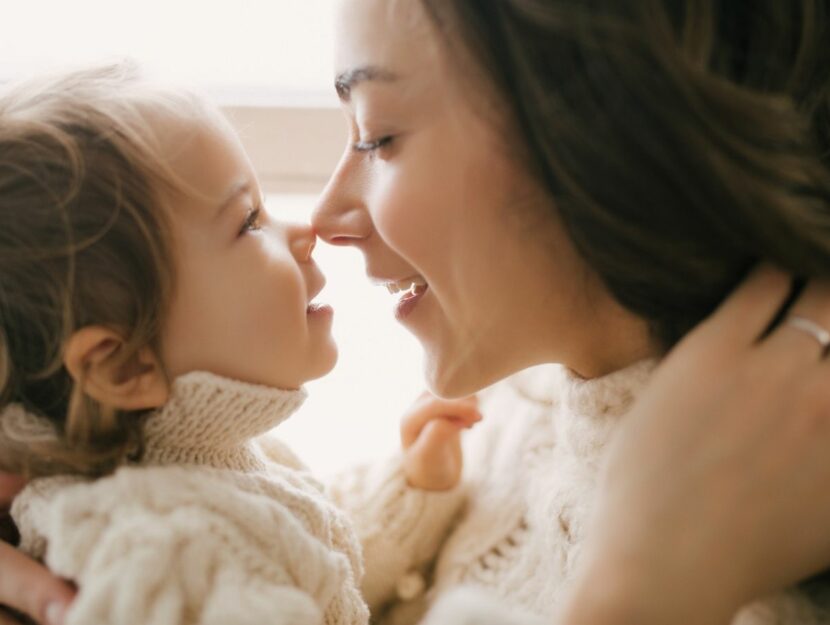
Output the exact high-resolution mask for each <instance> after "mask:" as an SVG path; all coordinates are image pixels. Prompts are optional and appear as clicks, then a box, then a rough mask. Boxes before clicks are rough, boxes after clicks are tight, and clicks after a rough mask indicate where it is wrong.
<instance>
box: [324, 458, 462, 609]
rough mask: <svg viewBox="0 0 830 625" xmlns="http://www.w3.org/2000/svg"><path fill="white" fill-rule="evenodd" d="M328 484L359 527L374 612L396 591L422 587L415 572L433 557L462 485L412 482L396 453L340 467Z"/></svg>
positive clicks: (449, 526) (368, 599)
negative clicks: (426, 486) (440, 487)
mask: <svg viewBox="0 0 830 625" xmlns="http://www.w3.org/2000/svg"><path fill="white" fill-rule="evenodd" d="M328 490H329V494H330V496H331V497H332V498H333V499H334V501H335V502H336V503H337V504H338V505H339V506H340V507H341V508H343V509H344V510H345V511H346V512H347V513H348V514H349V515H350V516H351V518H352V521H353V523H354V526H355V530H356V531H357V535H358V538H359V540H360V543H361V546H362V548H363V557H364V568H365V575H364V578H363V584H362V591H363V597H364V599H365V600H366V603H367V604H368V605H369V609H370V611H371V612H372V613H373V614H375V613H377V612H378V610H379V608H380V607H381V606H383V605H384V604H386V603H388V602H389V601H391V600H393V599H395V598H396V593H398V594H401V593H403V594H404V595H406V594H417V593H419V592H420V591H421V590H422V588H418V587H417V586H418V585H419V581H418V580H419V579H420V577H419V576H418V575H417V573H418V572H420V571H422V570H424V569H427V568H428V567H429V566H430V565H431V564H432V563H433V562H434V560H435V558H436V556H437V554H438V553H439V551H440V549H441V546H442V544H443V542H444V540H445V539H446V537H447V536H448V534H449V533H450V531H451V529H452V527H453V524H454V522H455V520H456V519H457V517H458V515H459V513H460V512H461V510H462V507H463V505H464V502H465V494H464V487H463V485H459V486H458V487H456V488H455V489H453V490H450V491H442V492H437V491H435V492H430V491H424V490H419V489H415V488H412V487H410V486H409V485H408V484H407V482H406V477H405V476H404V471H403V458H402V456H400V455H397V456H395V457H393V458H391V459H389V460H387V461H385V462H380V463H377V464H367V465H360V466H358V467H355V468H352V469H351V470H349V471H346V472H344V473H341V474H340V475H338V476H336V477H335V479H334V480H332V481H331V483H330V484H329V489H328ZM413 585H414V586H416V587H414V588H408V587H411V586H413ZM397 598H403V599H411V598H413V597H412V596H400V597H397Z"/></svg>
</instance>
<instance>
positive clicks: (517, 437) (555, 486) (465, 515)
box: [334, 362, 830, 625]
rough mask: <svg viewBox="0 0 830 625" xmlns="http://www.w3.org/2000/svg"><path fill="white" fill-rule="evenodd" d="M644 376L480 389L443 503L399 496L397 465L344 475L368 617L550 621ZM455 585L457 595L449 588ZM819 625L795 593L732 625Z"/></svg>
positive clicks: (455, 623)
mask: <svg viewBox="0 0 830 625" xmlns="http://www.w3.org/2000/svg"><path fill="white" fill-rule="evenodd" d="M653 368H654V363H653V362H641V363H638V364H636V365H633V366H632V367H629V368H627V369H624V370H622V371H618V372H616V373H613V374H611V375H609V376H606V377H604V378H599V379H595V380H590V381H584V380H580V379H576V378H574V377H573V376H570V375H568V374H567V372H566V371H565V370H564V369H563V368H561V367H557V366H545V367H539V368H536V369H533V370H528V371H527V372H525V373H523V374H520V375H517V376H515V377H514V378H513V379H511V380H507V381H505V382H502V383H500V384H497V385H496V386H494V387H492V388H491V389H488V390H487V391H485V393H483V401H482V407H481V408H482V412H483V413H484V422H483V423H482V424H481V425H480V426H477V428H476V429H474V430H473V431H472V432H471V433H470V436H469V437H468V439H467V440H466V444H467V446H466V449H465V467H466V469H465V471H466V492H465V491H461V490H459V491H456V492H454V493H448V494H447V495H446V498H445V499H443V500H440V505H437V504H438V503H439V500H435V499H425V498H424V494H423V493H419V492H418V491H413V490H411V489H406V488H405V486H404V481H403V478H402V476H401V473H400V467H399V465H398V464H397V463H395V462H392V463H389V464H387V465H386V466H376V467H374V468H368V467H365V468H363V469H361V470H358V471H356V472H352V473H351V474H350V476H348V479H343V480H341V481H340V482H339V484H338V485H337V487H336V488H335V489H334V495H335V497H336V499H337V500H338V501H339V502H340V503H341V505H343V506H344V507H345V508H347V509H348V510H350V511H352V513H353V514H354V515H355V517H356V519H357V521H358V522H357V527H358V531H359V533H360V538H361V542H362V543H363V547H364V550H365V553H366V565H367V568H368V569H369V570H370V572H371V573H372V574H371V575H370V576H369V577H367V578H366V580H365V583H364V591H365V598H366V600H367V601H368V603H369V605H370V608H371V609H372V613H373V615H374V617H375V619H376V620H377V622H379V623H383V625H410V624H414V623H416V622H418V621H419V620H420V619H421V618H422V616H423V614H424V613H425V611H426V610H427V608H428V606H429V605H430V604H432V603H434V602H435V600H436V599H437V598H438V597H439V596H441V597H442V600H441V601H440V603H441V604H442V605H441V606H439V607H438V608H437V609H436V610H435V611H434V612H433V613H432V615H431V618H430V619H429V623H430V625H449V624H450V623H451V624H452V625H462V624H470V625H472V624H475V625H485V624H486V625H489V624H491V623H492V624H496V623H498V624H500V625H506V624H509V623H516V624H518V623H531V622H533V623H541V622H550V620H551V616H552V615H553V614H555V613H556V609H557V608H558V607H559V606H560V605H561V601H562V598H563V595H564V593H565V591H566V589H567V587H568V584H569V582H570V581H571V579H572V576H573V573H574V567H575V566H576V563H577V561H578V559H579V554H580V547H581V545H582V543H583V539H584V537H585V526H586V521H587V517H588V514H589V512H590V510H591V500H592V497H593V494H594V492H595V490H596V486H597V474H598V468H599V466H600V462H601V460H602V457H603V451H604V449H605V448H606V444H607V442H608V441H609V439H610V437H611V436H612V435H613V433H614V431H615V428H616V426H617V424H618V422H619V421H620V418H621V417H622V415H623V413H624V412H625V411H626V410H627V409H628V407H629V406H630V405H631V403H632V401H633V398H634V397H635V396H636V394H637V393H638V392H640V390H641V389H642V388H643V387H644V385H645V383H646V381H647V380H648V378H649V376H650V373H651V371H652V370H653ZM442 537H444V538H443V539H442ZM383 572H385V574H382V573H383ZM713 575H717V571H713ZM460 586H466V587H468V589H467V590H465V591H464V592H461V593H455V595H453V593H450V592H448V591H450V590H452V589H454V588H457V587H460ZM469 587H471V588H472V590H469ZM475 589H478V591H479V592H478V594H477V593H476V592H475ZM827 594H828V593H827V592H825V596H824V598H823V599H820V600H819V601H818V603H821V604H822V605H823V606H824V607H825V608H826V607H828V606H830V597H828V596H827ZM523 614H528V615H538V617H540V619H539V620H534V619H533V618H531V617H530V616H523ZM676 622H677V623H682V622H683V615H682V614H678V615H677V620H676ZM817 623H830V612H827V611H826V610H824V609H823V608H822V606H821V605H817V603H816V602H815V601H811V600H809V599H808V598H807V597H806V596H805V595H803V594H801V593H800V592H797V591H792V592H788V593H782V594H780V595H778V596H775V597H770V598H768V599H767V600H765V601H761V602H758V603H757V604H754V605H752V606H749V607H747V608H746V609H744V610H743V611H742V612H741V613H740V614H739V615H738V616H736V619H735V621H734V625H774V624H775V625H778V624H780V625H796V624H798V625H815V624H817Z"/></svg>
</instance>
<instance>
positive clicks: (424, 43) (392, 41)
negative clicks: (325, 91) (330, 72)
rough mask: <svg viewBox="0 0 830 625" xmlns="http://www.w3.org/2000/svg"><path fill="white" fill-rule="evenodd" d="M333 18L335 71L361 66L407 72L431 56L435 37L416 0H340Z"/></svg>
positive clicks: (393, 71) (343, 71)
mask: <svg viewBox="0 0 830 625" xmlns="http://www.w3.org/2000/svg"><path fill="white" fill-rule="evenodd" d="M335 19H336V23H335V33H336V35H335V70H336V73H337V75H341V74H343V73H345V72H351V71H354V70H356V69H359V68H362V67H377V68H382V69H384V70H386V71H388V72H389V73H393V74H396V75H408V74H411V73H413V72H414V71H415V70H417V69H418V68H419V67H423V66H424V63H428V62H429V61H431V60H434V59H430V55H431V54H433V53H434V50H435V46H434V43H435V41H434V40H435V38H434V36H433V33H432V30H431V28H430V26H429V22H428V20H427V18H426V15H425V14H424V11H423V8H422V5H421V2H420V1H419V0H339V2H338V10H337V12H336V18H335Z"/></svg>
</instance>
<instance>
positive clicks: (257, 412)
mask: <svg viewBox="0 0 830 625" xmlns="http://www.w3.org/2000/svg"><path fill="white" fill-rule="evenodd" d="M305 398H306V392H305V390H303V389H300V390H282V389H276V388H270V387H266V386H258V385H255V384H247V383H245V382H238V381H236V380H230V379H227V378H223V377H220V376H218V375H214V374H212V373H207V372H204V371H197V372H193V373H188V374H186V375H183V376H181V377H179V378H177V379H176V380H175V381H174V382H173V387H172V391H171V395H170V399H169V401H168V402H167V403H166V404H165V405H164V406H163V407H162V408H161V409H159V410H157V411H156V412H154V413H153V414H152V415H150V417H148V419H147V421H146V423H145V426H144V441H145V451H144V455H143V457H142V460H141V463H142V464H201V465H207V466H212V467H215V468H226V469H236V470H256V469H259V468H262V466H263V463H262V458H261V455H260V452H259V449H258V447H257V446H256V445H255V444H254V442H253V440H254V439H255V438H256V437H257V436H260V435H262V434H265V433H266V432H268V431H269V430H271V429H273V428H275V427H276V426H278V425H279V424H280V423H282V422H283V421H285V420H286V419H287V418H288V417H289V416H291V414H292V413H294V412H295V411H296V410H297V409H298V408H299V407H300V405H302V403H303V401H304V400H305Z"/></svg>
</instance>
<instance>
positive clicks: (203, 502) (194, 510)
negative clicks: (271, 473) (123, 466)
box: [20, 467, 359, 625]
mask: <svg viewBox="0 0 830 625" xmlns="http://www.w3.org/2000/svg"><path fill="white" fill-rule="evenodd" d="M236 486H238V485H235V484H234V483H233V482H232V481H228V480H225V479H219V478H217V477H216V476H211V475H209V474H208V475H205V473H204V472H193V471H187V470H185V469H183V468H171V467H167V468H153V469H142V470H139V471H132V472H130V471H125V470H122V471H119V472H118V473H116V474H115V475H114V476H111V477H110V478H106V479H103V480H98V481H96V482H93V483H87V484H80V485H73V486H69V487H67V488H65V489H63V490H62V491H61V492H60V494H59V495H58V496H57V497H53V498H51V499H50V500H48V501H47V500H40V501H38V500H37V497H28V498H25V499H28V502H27V504H26V506H25V508H26V510H27V512H26V513H25V514H22V515H20V520H21V521H22V522H23V523H24V525H25V527H24V528H21V529H22V534H23V535H24V538H25V540H24V544H37V543H40V544H44V543H45V545H46V549H45V551H46V553H45V561H46V564H47V565H48V566H49V568H50V569H52V570H53V571H54V572H55V573H57V574H58V575H61V576H64V577H66V578H69V579H73V580H75V581H77V582H78V584H79V587H80V591H79V594H78V596H77V598H76V600H75V602H74V603H73V604H72V606H71V608H70V610H69V612H68V614H67V620H66V623H67V625H82V624H83V625H89V624H93V623H107V624H111V625H156V624H158V625H175V624H181V625H185V624H189V623H204V624H206V625H214V624H215V625H220V624H227V623H235V624H241V625H247V624H250V625H254V624H256V625H259V624H261V623H273V624H277V625H281V624H285V625H289V624H292V625H294V624H296V625H306V624H308V625H322V623H323V622H324V613H325V611H326V608H327V606H328V605H329V604H330V603H331V601H332V599H333V597H334V596H335V595H336V594H337V592H338V591H339V590H340V588H341V587H342V586H343V584H345V583H347V581H348V579H349V577H350V573H349V571H348V569H349V564H348V561H347V559H346V557H345V556H343V554H339V553H336V552H334V551H332V550H331V549H328V548H326V547H325V546H324V545H323V544H322V543H320V542H319V541H317V540H315V539H314V538H313V537H311V536H310V535H309V534H308V532H306V531H305V529H304V527H303V526H302V523H301V522H300V521H299V520H298V519H296V518H295V516H294V515H292V514H290V513H289V512H288V511H286V510H285V509H284V508H283V507H282V506H280V505H279V504H278V503H276V502H272V501H270V500H267V499H266V498H263V497H262V496H261V495H258V494H257V493H250V492H244V491H241V490H240V489H239V488H237V487H236ZM52 494H54V493H52ZM355 622H359V620H355Z"/></svg>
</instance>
